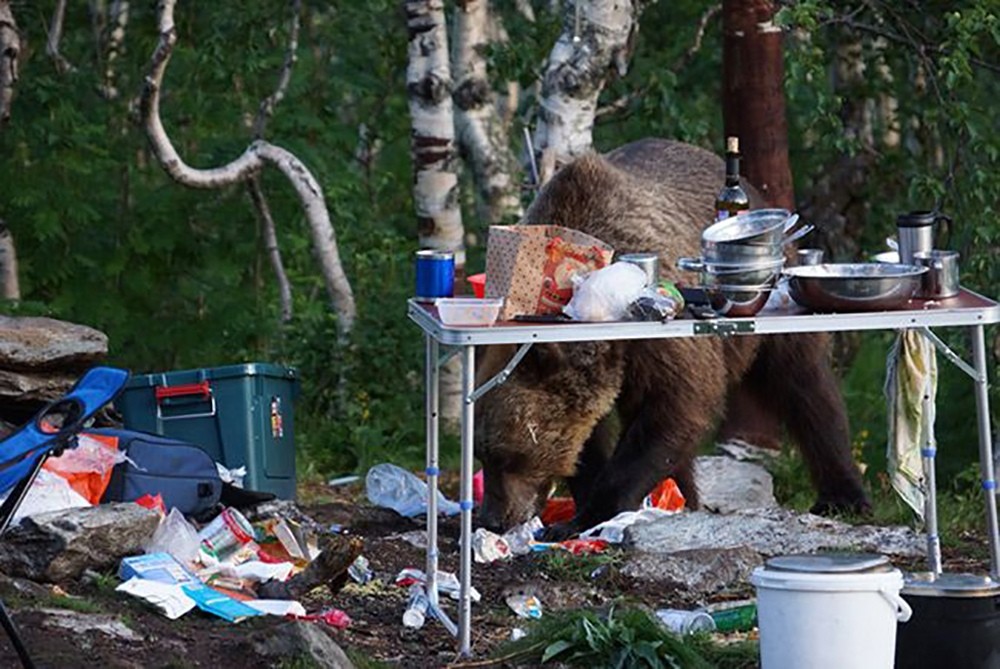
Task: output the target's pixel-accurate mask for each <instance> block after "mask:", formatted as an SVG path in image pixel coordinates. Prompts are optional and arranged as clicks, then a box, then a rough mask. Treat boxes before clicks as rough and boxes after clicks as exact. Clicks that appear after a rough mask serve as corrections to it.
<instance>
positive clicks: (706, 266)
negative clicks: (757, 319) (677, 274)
mask: <svg viewBox="0 0 1000 669" xmlns="http://www.w3.org/2000/svg"><path fill="white" fill-rule="evenodd" d="M784 264H785V259H784V257H779V258H767V259H764V260H761V261H757V262H752V263H719V262H712V261H710V260H706V259H701V258H678V260H677V267H678V268H679V269H682V270H684V271H687V272H697V273H698V277H699V281H700V283H701V285H703V286H716V285H723V284H726V285H740V286H746V285H759V284H763V283H766V282H769V281H773V280H774V279H776V278H777V277H778V275H779V274H780V273H781V268H782V266H784Z"/></svg>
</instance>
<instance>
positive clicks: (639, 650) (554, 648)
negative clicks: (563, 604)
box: [495, 607, 757, 669]
mask: <svg viewBox="0 0 1000 669" xmlns="http://www.w3.org/2000/svg"><path fill="white" fill-rule="evenodd" d="M495 655H496V656H498V657H502V658H504V659H508V660H510V659H515V658H516V659H517V660H518V661H521V662H530V663H532V664H547V663H550V662H553V663H558V664H561V665H564V666H566V665H568V666H574V667H576V666H599V667H618V668H623V669H624V668H630V669H631V668H639V667H648V668H651V669H652V668H657V669H658V668H661V667H663V668H666V667H670V668H673V669H702V668H704V669H709V668H712V667H726V668H727V669H728V668H731V669H739V668H741V667H755V666H757V646H756V644H742V645H741V647H740V648H739V649H734V648H721V647H719V646H718V645H717V644H714V643H712V642H711V641H710V640H708V639H707V638H701V637H699V636H697V635H695V636H693V637H684V638H680V637H678V636H676V635H675V634H673V633H671V632H669V631H667V629H666V628H665V627H663V625H661V624H660V623H659V622H658V621H657V620H656V619H655V618H654V617H653V616H652V615H651V614H650V613H649V612H647V611H645V610H644V609H639V608H624V607H623V608H613V609H611V610H610V611H609V612H607V614H599V613H596V612H594V611H589V610H575V611H567V612H561V613H557V614H552V615H547V616H546V617H545V618H543V619H541V620H540V621H538V622H536V623H534V624H533V625H532V626H531V627H530V628H529V630H528V634H527V636H525V637H524V638H522V639H519V640H517V641H514V642H511V643H509V644H507V645H505V646H503V647H502V648H500V649H499V650H498V651H497V652H496V653H495Z"/></svg>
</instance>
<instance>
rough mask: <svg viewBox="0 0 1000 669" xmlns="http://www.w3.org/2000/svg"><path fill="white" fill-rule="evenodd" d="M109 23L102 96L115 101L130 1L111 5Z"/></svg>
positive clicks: (124, 0)
mask: <svg viewBox="0 0 1000 669" xmlns="http://www.w3.org/2000/svg"><path fill="white" fill-rule="evenodd" d="M109 18H110V20H109V21H108V25H109V26H110V27H109V28H108V34H107V39H106V40H105V42H104V82H103V83H102V84H101V95H103V96H104V98H105V99H106V100H114V99H116V98H117V97H118V87H117V86H116V85H115V83H116V81H117V80H118V72H117V70H116V66H117V63H116V62H115V61H117V60H118V57H119V56H120V55H121V54H122V52H123V51H124V49H125V30H126V28H127V27H128V18H129V2H128V0H115V1H114V2H113V3H111V16H110V17H109Z"/></svg>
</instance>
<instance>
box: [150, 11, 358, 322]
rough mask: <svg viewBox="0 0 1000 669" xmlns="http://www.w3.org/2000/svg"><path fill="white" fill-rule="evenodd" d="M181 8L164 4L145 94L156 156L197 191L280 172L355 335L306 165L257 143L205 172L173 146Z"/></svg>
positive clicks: (330, 234)
mask: <svg viewBox="0 0 1000 669" xmlns="http://www.w3.org/2000/svg"><path fill="white" fill-rule="evenodd" d="M175 5H176V0H161V2H160V7H159V30H160V37H159V40H158V44H157V47H156V50H155V51H154V53H153V57H152V60H151V63H150V68H149V73H148V74H147V76H146V81H145V85H144V86H143V91H142V98H141V109H142V118H143V121H144V124H145V128H146V135H147V136H148V138H149V141H150V144H151V146H152V149H153V153H154V154H155V156H156V158H157V160H158V161H159V163H160V165H161V166H162V167H163V169H164V170H165V171H166V172H167V174H169V175H170V177H171V178H173V179H174V180H175V181H177V182H178V183H181V184H183V185H185V186H189V187H191V188H206V189H218V188H222V187H225V186H229V185H232V184H236V183H240V182H246V181H247V180H249V179H251V178H252V177H253V176H254V175H255V174H257V173H258V172H259V171H260V170H261V169H263V168H264V166H265V165H272V166H274V167H276V168H278V170H280V171H281V173H282V174H284V175H285V177H287V178H288V180H289V182H290V183H291V185H292V187H293V188H294V190H295V193H296V195H297V196H298V198H299V201H300V202H301V203H302V206H303V209H304V210H305V215H306V219H307V221H308V223H309V228H310V231H311V234H312V242H313V249H314V252H315V254H316V258H317V260H318V261H319V264H320V268H321V270H322V273H323V279H324V282H325V284H326V289H327V292H328V294H329V296H330V300H331V302H332V306H333V309H334V311H335V312H336V313H337V316H338V319H337V323H338V326H339V327H340V330H341V333H342V334H344V333H347V332H349V331H350V329H351V327H352V326H353V324H354V321H355V318H356V316H357V308H356V306H355V303H354V295H353V292H352V290H351V285H350V283H349V282H348V280H347V276H346V274H345V273H344V269H343V265H342V264H341V261H340V254H339V252H338V249H337V239H336V235H335V233H334V229H333V225H332V224H331V222H330V214H329V211H328V210H327V207H326V200H325V198H324V196H323V189H322V188H321V187H320V185H319V182H318V181H317V180H316V178H315V177H314V176H313V175H312V173H311V172H310V171H309V169H308V168H307V167H306V166H305V165H304V164H303V163H302V161H300V160H299V159H298V158H297V157H295V155H293V154H292V153H291V152H289V151H287V150H286V149H283V148H281V147H279V146H275V145H274V144H271V143H269V142H266V141H264V140H255V141H254V142H252V143H251V144H250V146H248V147H247V148H246V150H245V151H244V152H243V154H242V155H240V156H239V157H237V158H236V159H235V160H233V161H232V162H230V163H228V164H226V165H223V166H221V167H215V168H207V169H199V168H194V167H191V166H189V165H187V164H186V163H185V162H184V160H183V159H182V158H181V157H180V155H179V154H178V153H177V150H176V149H175V148H174V146H173V144H172V143H171V141H170V138H169V136H168V135H167V132H166V129H165V128H164V127H163V123H162V121H161V119H160V91H161V90H162V87H163V78H164V74H165V72H166V69H167V64H168V63H169V62H170V56H171V54H172V52H173V49H174V45H175V44H176V43H177V28H176V26H175V25H174V6H175Z"/></svg>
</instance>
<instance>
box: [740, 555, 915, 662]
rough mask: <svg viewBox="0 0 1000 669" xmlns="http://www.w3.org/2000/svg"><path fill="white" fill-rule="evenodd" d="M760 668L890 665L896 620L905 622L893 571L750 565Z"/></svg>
mask: <svg viewBox="0 0 1000 669" xmlns="http://www.w3.org/2000/svg"><path fill="white" fill-rule="evenodd" d="M750 582H751V583H753V584H754V586H756V588H757V620H758V625H759V627H760V660H761V669H892V666H893V661H894V657H895V652H896V624H897V621H898V622H905V621H907V620H909V619H910V614H911V613H912V611H911V610H910V607H909V605H908V604H907V603H906V602H905V601H904V600H903V598H902V597H900V596H899V591H900V590H901V589H902V587H903V574H902V572H900V571H899V570H898V569H893V570H891V571H883V572H872V573H839V574H838V573H800V572H788V571H777V570H769V569H767V567H758V568H757V569H755V570H754V572H753V574H752V575H751V577H750Z"/></svg>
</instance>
